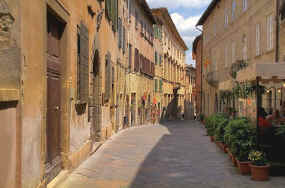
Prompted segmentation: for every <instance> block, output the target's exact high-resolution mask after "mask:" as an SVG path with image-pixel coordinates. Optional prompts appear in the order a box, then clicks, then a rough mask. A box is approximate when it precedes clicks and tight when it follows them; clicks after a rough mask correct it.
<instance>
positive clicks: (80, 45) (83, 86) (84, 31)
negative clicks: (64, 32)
mask: <svg viewBox="0 0 285 188" xmlns="http://www.w3.org/2000/svg"><path fill="white" fill-rule="evenodd" d="M86 49H89V31H88V28H87V27H86V26H85V25H84V24H83V23H81V24H80V26H79V27H78V33H77V57H78V58H77V100H78V101H79V102H80V103H82V104H83V103H87V102H88V98H89V62H88V61H89V50H86Z"/></svg>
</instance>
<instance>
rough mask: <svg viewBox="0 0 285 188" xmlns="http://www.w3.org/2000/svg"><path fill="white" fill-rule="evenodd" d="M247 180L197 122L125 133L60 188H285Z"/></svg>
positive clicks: (275, 181) (280, 182) (283, 180)
mask: <svg viewBox="0 0 285 188" xmlns="http://www.w3.org/2000/svg"><path fill="white" fill-rule="evenodd" d="M284 187H285V177H274V178H271V179H270V181H268V182H254V181H251V180H250V176H241V175H240V174H239V172H238V171H237V169H236V168H235V167H233V166H232V164H231V162H230V161H229V158H228V156H227V155H226V154H224V153H222V152H221V151H220V150H219V149H218V148H217V147H216V145H215V144H213V143H211V142H210V141H209V138H208V137H207V136H205V130H204V129H203V128H202V126H201V124H199V123H198V122H195V121H175V122H169V123H167V124H165V125H159V126H144V127H141V128H132V129H129V130H126V131H123V132H121V133H119V134H118V135H116V136H115V137H113V138H112V139H111V140H109V141H108V142H107V143H105V144H104V145H103V146H102V147H101V148H100V149H99V151H97V152H96V153H95V154H94V155H93V156H91V157H90V158H89V159H88V160H87V161H85V162H84V163H83V164H82V165H81V166H80V167H79V168H78V169H76V170H75V171H74V172H73V173H72V174H71V175H70V176H69V177H68V178H67V180H66V181H64V182H63V183H62V184H60V185H59V186H58V187H57V188H284Z"/></svg>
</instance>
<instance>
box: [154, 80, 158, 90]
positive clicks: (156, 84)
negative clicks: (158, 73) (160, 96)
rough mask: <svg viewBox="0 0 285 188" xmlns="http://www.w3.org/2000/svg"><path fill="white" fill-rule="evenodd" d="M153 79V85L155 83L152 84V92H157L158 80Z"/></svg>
mask: <svg viewBox="0 0 285 188" xmlns="http://www.w3.org/2000/svg"><path fill="white" fill-rule="evenodd" d="M154 81H155V82H154V85H155V86H154V88H155V89H154V92H157V91H158V80H157V79H155V80H154Z"/></svg>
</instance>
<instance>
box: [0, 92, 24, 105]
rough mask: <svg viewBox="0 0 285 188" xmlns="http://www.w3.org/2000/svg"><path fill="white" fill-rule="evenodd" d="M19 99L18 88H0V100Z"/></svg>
mask: <svg viewBox="0 0 285 188" xmlns="http://www.w3.org/2000/svg"><path fill="white" fill-rule="evenodd" d="M19 99H20V92H19V89H0V101H1V102H8V101H18V100H19Z"/></svg>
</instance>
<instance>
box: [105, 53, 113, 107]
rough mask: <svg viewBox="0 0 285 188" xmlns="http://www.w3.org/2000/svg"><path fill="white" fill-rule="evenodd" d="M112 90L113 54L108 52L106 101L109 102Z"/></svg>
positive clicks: (106, 62)
mask: <svg viewBox="0 0 285 188" xmlns="http://www.w3.org/2000/svg"><path fill="white" fill-rule="evenodd" d="M111 90H112V65H111V55H110V53H108V54H107V55H106V61H105V94H104V101H105V102H108V100H109V99H110V97H111Z"/></svg>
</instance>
